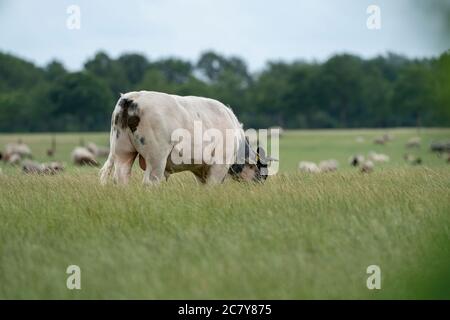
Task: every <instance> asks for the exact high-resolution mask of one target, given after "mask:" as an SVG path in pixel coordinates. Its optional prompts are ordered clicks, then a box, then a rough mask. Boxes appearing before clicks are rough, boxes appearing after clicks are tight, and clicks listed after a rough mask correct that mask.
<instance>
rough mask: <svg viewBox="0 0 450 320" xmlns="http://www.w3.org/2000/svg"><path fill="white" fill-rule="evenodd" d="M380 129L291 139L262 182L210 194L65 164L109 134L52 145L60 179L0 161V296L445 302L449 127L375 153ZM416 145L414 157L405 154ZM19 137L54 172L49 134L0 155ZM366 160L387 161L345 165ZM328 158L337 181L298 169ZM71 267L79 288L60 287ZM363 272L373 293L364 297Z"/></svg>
mask: <svg viewBox="0 0 450 320" xmlns="http://www.w3.org/2000/svg"><path fill="white" fill-rule="evenodd" d="M385 132H387V131H386V130H320V131H318V130H310V131H308V130H305V131H288V132H287V133H286V134H285V135H283V136H282V138H281V139H280V172H279V173H278V174H277V175H276V176H273V177H270V178H269V179H268V180H267V182H266V183H265V184H261V185H259V184H258V185H256V184H246V183H237V182H234V181H226V183H224V184H222V185H219V186H214V187H205V186H201V185H197V183H196V181H195V179H194V178H193V176H191V174H189V173H182V174H178V175H173V176H172V177H171V178H170V179H169V181H168V182H166V183H162V184H161V185H160V186H159V187H156V188H144V187H142V186H141V183H140V182H141V178H142V171H141V170H140V169H139V168H138V166H137V165H135V168H134V172H133V179H132V182H131V184H130V185H129V186H126V187H123V186H116V185H113V184H109V185H107V186H105V187H102V186H100V185H99V183H98V177H97V173H98V169H96V168H81V169H80V168H75V167H73V166H72V165H71V164H70V152H71V150H72V149H73V148H74V147H75V146H76V145H78V144H79V143H80V140H81V139H82V140H83V141H85V142H89V141H93V142H96V143H98V144H100V145H106V144H107V143H108V134H106V133H98V134H97V133H96V134H88V133H82V134H58V135H56V139H57V151H56V156H55V159H56V160H61V161H63V162H65V164H66V171H65V172H64V173H63V174H60V175H56V176H34V175H25V174H23V173H21V171H20V168H17V167H10V166H7V165H6V164H4V163H1V164H0V168H2V174H0V298H1V299H13V298H19V299H22V298H24V299H37V298H44V299H95V298H99V299H106V298H112V299H128V298H130V299H131V298H134V299H197V298H203V299H213V298H222V299H233V298H238V299H241V298H242V299H334V298H335V299H345V298H348V299H383V298H388V299H391V298H392V299H411V298H440V299H450V164H448V163H446V162H445V161H444V160H443V159H442V158H439V157H437V156H436V155H435V154H432V153H431V152H430V151H429V144H430V142H431V141H436V140H449V139H450V129H422V130H421V131H420V132H417V130H415V129H392V130H388V132H389V133H391V134H392V135H393V137H394V140H393V141H391V142H389V143H388V144H387V145H383V146H382V145H374V144H373V143H372V140H373V138H374V137H375V136H379V135H381V134H383V133H385ZM417 135H420V137H421V138H422V147H421V148H420V149H415V150H409V151H407V150H406V149H405V146H404V145H405V142H406V141H407V140H408V139H409V138H411V137H413V136H417ZM356 137H363V138H364V139H365V141H364V142H356ZM18 138H21V139H22V140H23V141H24V142H25V143H27V144H29V146H30V147H31V148H32V150H33V154H34V157H35V159H37V160H39V161H43V162H44V161H50V159H49V158H48V157H47V156H46V149H48V148H49V147H50V141H51V136H50V135H49V134H21V135H7V134H2V135H0V148H3V146H4V144H6V143H7V142H14V141H17V139H18ZM371 150H373V151H376V152H382V153H385V154H387V155H389V156H390V157H391V161H390V162H389V163H387V164H380V165H376V167H375V170H374V172H373V173H371V174H361V173H360V172H358V171H357V170H356V169H354V168H352V167H350V166H349V165H348V163H347V159H348V157H349V156H350V155H352V154H355V153H362V154H367V153H368V152H369V151H371ZM405 152H411V153H413V154H415V155H419V156H420V157H421V158H422V159H423V162H424V164H423V165H421V166H411V165H408V164H407V163H405V161H404V160H403V155H404V154H405ZM330 158H334V159H337V160H338V161H339V162H340V168H339V170H338V171H337V172H334V173H323V174H306V173H300V172H297V164H298V162H299V161H300V160H307V161H316V162H317V161H320V160H326V159H330ZM102 162H103V160H102ZM69 265H78V266H79V267H80V268H81V288H82V289H81V290H68V289H67V287H66V279H67V277H68V274H66V268H67V266H69ZM370 265H378V266H379V267H380V268H381V274H382V287H381V290H368V289H367V287H366V280H367V277H368V276H369V275H368V274H367V273H366V269H367V267H368V266H370Z"/></svg>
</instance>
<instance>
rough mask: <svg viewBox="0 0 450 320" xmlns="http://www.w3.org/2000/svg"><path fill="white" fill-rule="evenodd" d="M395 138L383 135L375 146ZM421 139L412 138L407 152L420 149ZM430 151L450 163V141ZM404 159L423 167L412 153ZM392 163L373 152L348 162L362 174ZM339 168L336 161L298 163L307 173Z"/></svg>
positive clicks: (383, 155) (407, 144)
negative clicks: (383, 164)
mask: <svg viewBox="0 0 450 320" xmlns="http://www.w3.org/2000/svg"><path fill="white" fill-rule="evenodd" d="M393 139H394V137H393V136H392V135H391V134H388V133H386V134H383V135H382V136H379V137H375V139H374V140H373V143H374V144H377V145H385V144H387V143H388V142H390V141H392V140H393ZM356 142H357V143H363V142H365V139H364V138H363V137H356ZM421 143H422V141H421V139H420V137H412V138H410V139H409V140H408V141H407V142H406V144H405V148H406V149H407V150H412V149H419V148H420V147H421ZM430 151H432V152H435V153H437V155H438V156H439V157H441V158H444V159H445V160H446V161H447V163H450V141H447V142H433V143H432V144H431V146H430ZM403 159H404V160H405V162H406V163H408V164H411V165H421V164H422V158H420V157H419V156H416V155H414V154H413V153H411V152H409V151H408V152H406V153H405V154H404V156H403ZM389 161H390V157H389V156H388V155H386V154H383V153H376V152H374V151H371V152H369V153H368V155H367V156H364V155H362V154H355V155H352V156H350V158H349V159H348V162H349V164H350V166H352V167H355V168H359V170H360V172H362V173H369V172H372V171H373V170H374V168H375V165H376V164H377V165H378V164H382V163H387V162H389ZM338 167H339V163H338V162H337V161H336V160H334V159H331V160H324V161H321V162H319V164H316V163H314V162H311V161H300V162H299V163H298V169H299V170H300V171H302V172H306V173H323V172H331V171H336V170H337V169H338Z"/></svg>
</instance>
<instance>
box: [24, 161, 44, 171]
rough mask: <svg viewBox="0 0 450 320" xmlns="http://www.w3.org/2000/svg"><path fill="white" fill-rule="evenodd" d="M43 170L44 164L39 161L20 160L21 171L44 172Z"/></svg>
mask: <svg viewBox="0 0 450 320" xmlns="http://www.w3.org/2000/svg"><path fill="white" fill-rule="evenodd" d="M44 170H45V167H44V165H43V164H41V163H39V162H36V161H31V160H25V161H23V162H22V171H23V172H25V173H44Z"/></svg>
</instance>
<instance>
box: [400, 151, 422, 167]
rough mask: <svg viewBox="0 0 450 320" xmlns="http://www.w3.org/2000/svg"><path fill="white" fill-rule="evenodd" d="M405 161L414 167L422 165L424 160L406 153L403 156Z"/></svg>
mask: <svg viewBox="0 0 450 320" xmlns="http://www.w3.org/2000/svg"><path fill="white" fill-rule="evenodd" d="M403 159H405V161H406V162H408V163H409V164H412V165H419V164H422V158H420V157H416V156H414V155H412V154H410V153H406V154H405V155H404V156H403Z"/></svg>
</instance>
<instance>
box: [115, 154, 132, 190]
mask: <svg viewBox="0 0 450 320" xmlns="http://www.w3.org/2000/svg"><path fill="white" fill-rule="evenodd" d="M136 155H137V153H122V154H116V156H115V157H114V181H115V182H116V183H120V184H128V181H129V180H130V176H131V169H132V167H133V163H134V160H135V159H136Z"/></svg>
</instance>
